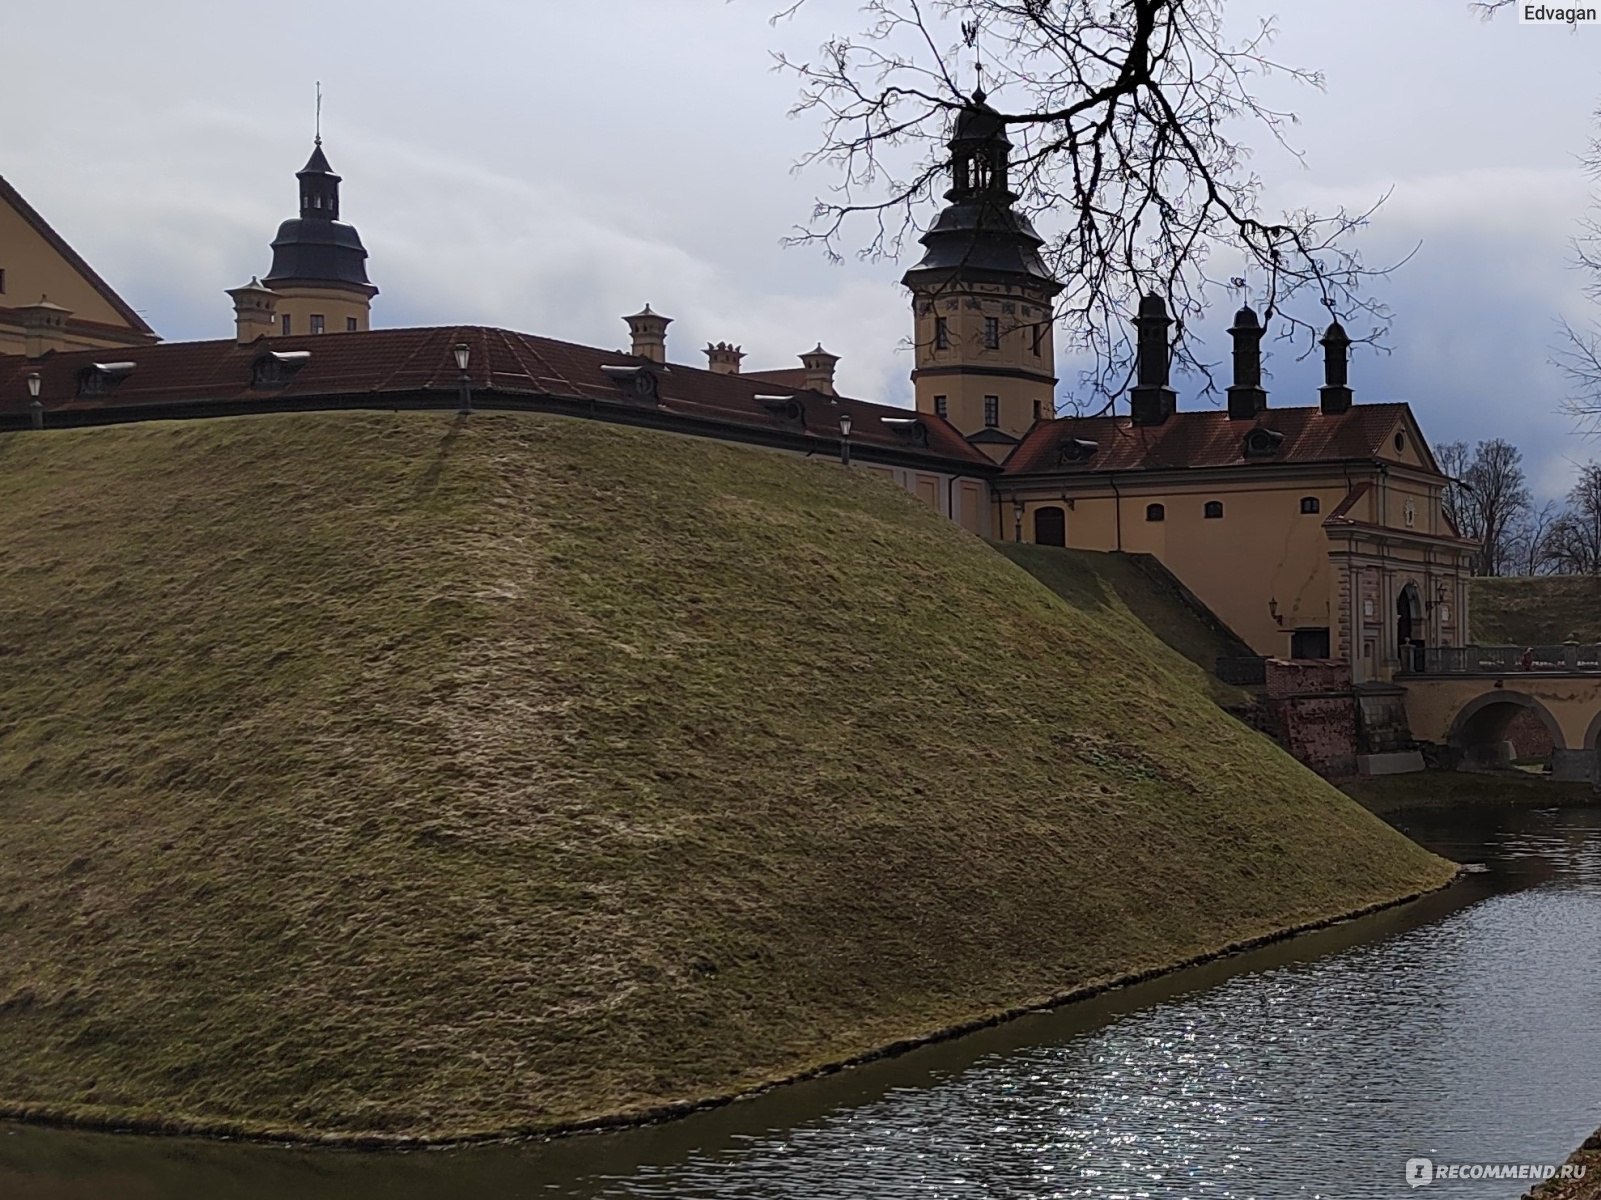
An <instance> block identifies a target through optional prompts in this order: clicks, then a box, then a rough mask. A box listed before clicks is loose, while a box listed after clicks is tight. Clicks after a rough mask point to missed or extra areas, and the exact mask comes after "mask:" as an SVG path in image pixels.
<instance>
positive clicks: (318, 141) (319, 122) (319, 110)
mask: <svg viewBox="0 0 1601 1200" xmlns="http://www.w3.org/2000/svg"><path fill="white" fill-rule="evenodd" d="M315 144H316V145H318V146H320V145H322V80H320V79H319V80H317V136H316V140H315Z"/></svg>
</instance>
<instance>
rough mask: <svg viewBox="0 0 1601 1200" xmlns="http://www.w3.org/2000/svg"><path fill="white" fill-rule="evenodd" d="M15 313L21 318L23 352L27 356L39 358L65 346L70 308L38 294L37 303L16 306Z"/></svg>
mask: <svg viewBox="0 0 1601 1200" xmlns="http://www.w3.org/2000/svg"><path fill="white" fill-rule="evenodd" d="M17 314H18V316H19V317H20V318H21V320H22V334H23V353H24V354H26V355H27V356H28V357H29V358H39V357H41V356H43V355H46V354H49V353H50V352H51V351H52V350H65V349H66V348H67V318H68V317H70V316H72V310H71V309H70V308H62V307H61V305H59V304H51V303H50V301H49V299H48V298H46V297H44V296H40V297H39V300H38V302H37V303H35V304H24V305H22V306H21V307H20V308H18V309H17Z"/></svg>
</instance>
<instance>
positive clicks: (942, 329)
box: [934, 317, 951, 350]
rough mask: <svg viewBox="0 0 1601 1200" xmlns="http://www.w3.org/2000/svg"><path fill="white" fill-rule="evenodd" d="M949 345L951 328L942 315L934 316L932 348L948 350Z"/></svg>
mask: <svg viewBox="0 0 1601 1200" xmlns="http://www.w3.org/2000/svg"><path fill="white" fill-rule="evenodd" d="M950 346H951V330H950V326H948V325H946V323H945V318H944V317H935V318H934V349H936V350H949V349H950Z"/></svg>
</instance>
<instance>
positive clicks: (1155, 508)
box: [1145, 504, 1167, 521]
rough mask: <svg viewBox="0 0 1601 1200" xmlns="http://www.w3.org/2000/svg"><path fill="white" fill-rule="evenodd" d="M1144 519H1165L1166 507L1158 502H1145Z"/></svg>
mask: <svg viewBox="0 0 1601 1200" xmlns="http://www.w3.org/2000/svg"><path fill="white" fill-rule="evenodd" d="M1145 519H1146V520H1147V521H1165V520H1167V509H1166V508H1164V507H1163V506H1162V505H1160V504H1147V505H1146V506H1145Z"/></svg>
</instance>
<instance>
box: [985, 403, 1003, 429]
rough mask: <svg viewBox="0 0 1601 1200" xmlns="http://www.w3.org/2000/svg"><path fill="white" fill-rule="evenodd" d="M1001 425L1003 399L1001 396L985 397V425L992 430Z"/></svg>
mask: <svg viewBox="0 0 1601 1200" xmlns="http://www.w3.org/2000/svg"><path fill="white" fill-rule="evenodd" d="M1000 423H1001V398H1000V397H999V396H985V397H984V424H985V425H987V426H989V427H990V428H992V429H993V428H994V427H995V426H997V425H999V424H1000Z"/></svg>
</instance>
